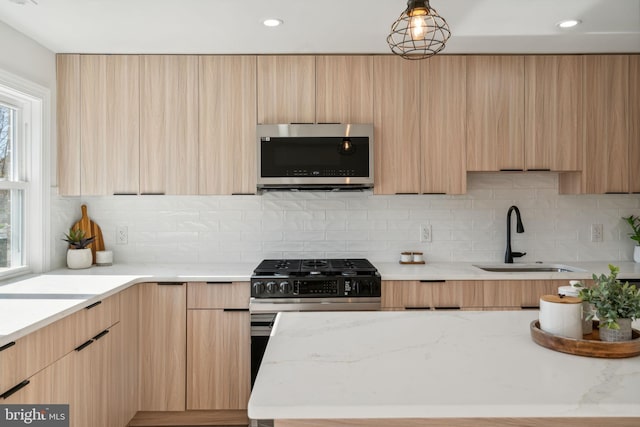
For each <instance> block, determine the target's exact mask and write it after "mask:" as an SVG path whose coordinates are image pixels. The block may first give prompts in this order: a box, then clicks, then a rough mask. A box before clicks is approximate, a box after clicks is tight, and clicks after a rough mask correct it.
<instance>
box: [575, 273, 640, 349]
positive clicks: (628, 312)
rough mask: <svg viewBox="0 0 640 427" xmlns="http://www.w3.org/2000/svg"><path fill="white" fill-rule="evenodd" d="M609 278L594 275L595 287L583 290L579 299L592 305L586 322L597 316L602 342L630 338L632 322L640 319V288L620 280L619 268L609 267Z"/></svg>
mask: <svg viewBox="0 0 640 427" xmlns="http://www.w3.org/2000/svg"><path fill="white" fill-rule="evenodd" d="M609 270H610V271H611V274H610V275H608V276H607V275H606V274H601V275H600V276H597V275H595V274H594V275H593V280H594V281H595V285H594V286H593V287H590V288H582V289H581V290H580V297H581V298H582V300H583V301H586V302H588V303H590V304H592V306H593V309H594V310H593V311H592V312H591V313H589V315H588V316H587V319H592V318H593V317H594V315H596V314H597V316H598V319H599V320H600V339H601V340H602V341H627V340H630V339H631V336H632V331H631V321H632V320H635V319H637V318H640V289H636V287H635V286H634V285H630V284H629V282H626V283H622V282H621V281H620V280H618V277H617V276H618V272H619V271H620V269H619V268H618V267H616V266H613V265H611V264H609Z"/></svg>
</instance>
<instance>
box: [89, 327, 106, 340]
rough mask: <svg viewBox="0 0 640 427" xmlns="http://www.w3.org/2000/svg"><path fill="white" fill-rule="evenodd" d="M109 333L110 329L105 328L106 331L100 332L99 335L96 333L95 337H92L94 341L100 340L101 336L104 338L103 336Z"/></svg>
mask: <svg viewBox="0 0 640 427" xmlns="http://www.w3.org/2000/svg"><path fill="white" fill-rule="evenodd" d="M108 333H109V330H108V329H105V330H104V331H102V332H100V333H99V334H98V335H96V336H95V337H93V338H92V339H93V340H94V341H98V340H99V339H100V338H102V337H103V336H105V335H107V334H108Z"/></svg>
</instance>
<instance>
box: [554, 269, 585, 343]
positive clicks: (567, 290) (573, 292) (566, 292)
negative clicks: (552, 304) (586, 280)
mask: <svg viewBox="0 0 640 427" xmlns="http://www.w3.org/2000/svg"><path fill="white" fill-rule="evenodd" d="M569 283H571V286H560V287H559V288H558V295H563V296H568V297H579V296H580V288H578V287H577V285H579V284H581V283H580V281H579V280H571V281H570V282H569ZM590 312H591V304H589V303H588V302H583V303H582V334H583V335H586V334H590V333H592V332H593V322H592V321H591V319H588V320H587V316H588V315H589V313H590Z"/></svg>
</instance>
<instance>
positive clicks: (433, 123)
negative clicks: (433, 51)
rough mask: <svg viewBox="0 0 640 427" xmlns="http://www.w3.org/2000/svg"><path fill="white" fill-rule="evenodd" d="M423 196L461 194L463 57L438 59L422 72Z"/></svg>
mask: <svg viewBox="0 0 640 427" xmlns="http://www.w3.org/2000/svg"><path fill="white" fill-rule="evenodd" d="M421 75H422V79H421V82H422V84H421V86H422V89H421V96H420V100H421V107H420V111H421V116H420V119H421V120H420V125H421V135H422V147H421V148H422V150H421V151H422V173H421V176H422V186H421V192H422V193H447V194H464V193H465V192H466V190H467V169H466V138H467V135H466V124H467V100H466V96H467V93H466V58H465V57H463V56H446V55H445V56H437V57H434V58H431V59H430V60H429V61H423V62H422V70H421Z"/></svg>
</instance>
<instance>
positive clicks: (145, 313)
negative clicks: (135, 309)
mask: <svg viewBox="0 0 640 427" xmlns="http://www.w3.org/2000/svg"><path fill="white" fill-rule="evenodd" d="M138 286H139V287H140V288H139V296H138V297H139V298H140V311H139V317H138V321H139V328H140V330H139V340H138V342H139V352H140V359H139V360H140V362H139V363H140V364H139V369H140V405H139V410H141V411H184V410H185V388H186V384H185V372H186V345H187V343H186V333H187V325H186V323H187V319H186V317H187V313H186V312H187V306H186V303H187V301H186V286H184V284H167V285H164V284H163V285H161V284H156V283H144V284H141V285H138ZM159 372H160V373H162V374H161V375H159V374H158V373H159Z"/></svg>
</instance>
